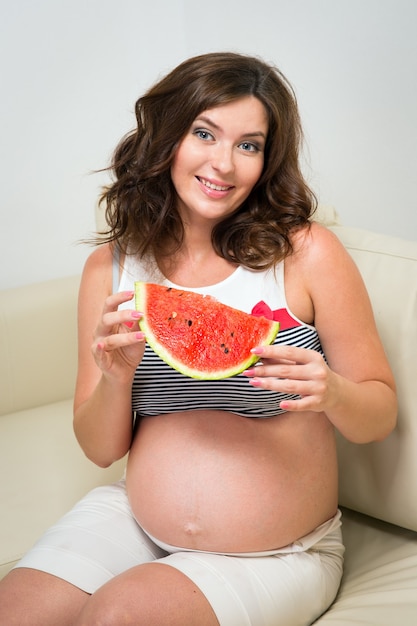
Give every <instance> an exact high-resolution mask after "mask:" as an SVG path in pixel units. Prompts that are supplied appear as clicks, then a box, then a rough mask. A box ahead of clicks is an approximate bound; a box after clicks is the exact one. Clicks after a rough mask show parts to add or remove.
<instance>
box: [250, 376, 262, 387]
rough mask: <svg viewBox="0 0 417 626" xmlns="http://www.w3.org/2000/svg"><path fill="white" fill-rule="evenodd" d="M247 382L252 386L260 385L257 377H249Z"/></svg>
mask: <svg viewBox="0 0 417 626" xmlns="http://www.w3.org/2000/svg"><path fill="white" fill-rule="evenodd" d="M249 384H250V385H253V386H254V387H261V386H262V383H261V381H260V379H259V378H251V379H250V381H249Z"/></svg>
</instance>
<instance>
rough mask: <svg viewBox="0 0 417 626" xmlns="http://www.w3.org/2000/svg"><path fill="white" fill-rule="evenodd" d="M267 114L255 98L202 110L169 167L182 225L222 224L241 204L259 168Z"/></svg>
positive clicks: (259, 172) (265, 134)
mask: <svg viewBox="0 0 417 626" xmlns="http://www.w3.org/2000/svg"><path fill="white" fill-rule="evenodd" d="M267 134H268V119H267V113H266V110H265V108H264V106H263V104H262V103H261V102H260V101H259V100H258V99H257V98H255V97H254V96H246V97H244V98H241V99H239V100H235V101H233V102H229V103H227V104H224V105H221V106H217V107H215V108H212V109H208V110H206V111H203V112H202V113H201V114H200V115H199V116H198V117H197V118H196V119H195V120H194V122H193V123H192V125H191V127H190V128H189V130H188V132H187V134H186V135H185V137H184V139H183V140H182V142H181V143H180V145H179V148H178V150H177V152H176V155H175V158H174V162H173V165H172V168H171V177H172V182H173V184H174V187H175V189H176V192H177V195H178V209H179V212H180V215H181V217H182V219H183V221H184V223H185V224H192V223H193V222H195V221H196V220H197V221H201V220H207V221H210V222H214V223H216V222H218V221H221V220H222V219H223V218H224V217H226V216H227V215H230V214H231V213H233V212H234V211H236V209H238V208H239V206H240V205H241V204H242V202H244V200H245V199H246V198H247V197H248V195H249V194H250V192H251V190H252V188H253V186H254V185H255V183H256V182H257V181H258V179H259V177H260V175H261V173H262V169H263V164H264V150H265V143H266V138H267Z"/></svg>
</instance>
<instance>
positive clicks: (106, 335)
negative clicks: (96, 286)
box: [91, 291, 145, 382]
mask: <svg viewBox="0 0 417 626" xmlns="http://www.w3.org/2000/svg"><path fill="white" fill-rule="evenodd" d="M133 296H134V292H133V291H122V292H120V293H115V294H112V295H111V296H108V297H107V298H106V299H105V301H104V306H103V311H102V314H101V318H100V321H99V323H98V325H97V327H96V329H95V331H94V338H93V345H92V347H91V350H92V354H93V356H94V360H95V362H96V364H97V366H98V367H99V368H100V370H101V371H102V373H103V375H104V376H105V377H108V378H112V379H117V380H118V381H119V382H127V381H131V380H133V376H134V374H135V370H136V367H137V366H138V364H139V363H140V361H141V360H142V357H143V353H144V351H145V335H144V333H143V332H141V330H140V328H139V325H138V321H139V319H140V318H141V317H142V313H140V312H139V311H136V310H135V309H120V310H119V308H118V307H119V306H120V305H121V304H123V303H124V302H129V300H132V299H133Z"/></svg>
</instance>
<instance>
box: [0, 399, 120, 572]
mask: <svg viewBox="0 0 417 626" xmlns="http://www.w3.org/2000/svg"><path fill="white" fill-rule="evenodd" d="M123 470H124V460H121V461H119V462H117V463H115V464H114V465H112V466H111V467H110V468H108V469H105V470H103V469H100V468H99V467H97V466H96V465H94V464H93V463H91V462H90V461H89V460H88V459H87V458H86V457H85V456H84V454H83V452H82V451H81V448H80V446H79V445H78V443H77V441H76V439H75V436H74V433H73V430H72V400H63V401H61V402H55V403H52V404H48V405H44V406H40V407H37V408H34V409H28V410H25V411H18V412H16V413H11V414H9V415H3V416H1V417H0V476H1V477H2V480H1V481H0V502H1V503H2V504H1V516H0V535H1V543H0V578H1V577H2V575H4V574H5V573H6V572H7V571H8V570H9V569H10V568H11V567H12V565H13V564H14V563H15V562H16V560H17V559H19V558H20V557H21V556H22V555H23V553H24V552H26V551H27V550H28V549H29V548H30V547H31V546H32V544H33V543H34V542H35V540H37V539H38V538H39V537H40V535H41V534H42V533H43V531H44V530H46V529H47V528H48V527H49V526H50V525H51V524H52V523H54V522H55V521H56V520H57V519H58V518H59V517H61V515H63V514H64V513H66V512H67V511H68V510H69V509H70V507H71V506H72V505H73V504H74V503H75V502H76V501H77V500H79V499H80V498H81V497H82V496H84V495H85V494H86V493H87V491H89V490H90V489H92V488H93V487H96V486H97V485H100V484H107V483H109V482H113V481H115V480H118V479H119V478H120V477H121V476H122V474H123Z"/></svg>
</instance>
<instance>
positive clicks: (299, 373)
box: [243, 362, 313, 380]
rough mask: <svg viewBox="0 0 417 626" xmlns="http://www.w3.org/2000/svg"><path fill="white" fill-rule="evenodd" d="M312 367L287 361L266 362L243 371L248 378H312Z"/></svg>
mask: <svg viewBox="0 0 417 626" xmlns="http://www.w3.org/2000/svg"><path fill="white" fill-rule="evenodd" d="M312 374H313V368H312V367H310V366H309V365H296V364H294V363H293V362H288V363H271V364H269V363H266V364H263V363H262V365H256V366H255V367H252V368H250V369H248V370H245V371H244V372H243V375H244V376H247V377H248V378H252V377H256V378H277V379H291V380H309V379H310V378H312Z"/></svg>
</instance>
